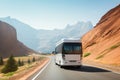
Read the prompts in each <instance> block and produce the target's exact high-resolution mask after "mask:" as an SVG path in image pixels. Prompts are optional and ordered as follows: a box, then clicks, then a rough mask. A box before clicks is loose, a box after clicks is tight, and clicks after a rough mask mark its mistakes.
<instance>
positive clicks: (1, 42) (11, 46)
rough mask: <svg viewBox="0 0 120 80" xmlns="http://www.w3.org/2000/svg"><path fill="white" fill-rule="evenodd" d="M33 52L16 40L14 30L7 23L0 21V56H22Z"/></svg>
mask: <svg viewBox="0 0 120 80" xmlns="http://www.w3.org/2000/svg"><path fill="white" fill-rule="evenodd" d="M30 53H34V51H32V50H31V49H29V48H27V47H26V46H24V45H23V44H22V43H21V42H19V41H18V40H17V36H16V30H15V29H14V28H13V27H12V26H11V25H9V24H7V23H5V22H1V21H0V56H3V57H9V56H10V55H11V54H13V55H14V56H23V55H28V54H30Z"/></svg>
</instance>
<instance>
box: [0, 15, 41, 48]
mask: <svg viewBox="0 0 120 80" xmlns="http://www.w3.org/2000/svg"><path fill="white" fill-rule="evenodd" d="M0 20H1V21H4V22H6V23H8V24H10V25H12V26H13V27H14V28H15V29H16V31H17V37H18V40H19V41H21V42H22V43H24V44H25V45H26V46H28V47H30V48H32V49H34V50H37V46H38V44H37V43H38V42H39V40H38V39H37V35H36V34H37V30H36V29H34V28H32V27H31V26H29V25H27V24H25V23H23V22H21V21H19V20H17V19H14V18H11V17H10V16H8V17H5V18H0Z"/></svg>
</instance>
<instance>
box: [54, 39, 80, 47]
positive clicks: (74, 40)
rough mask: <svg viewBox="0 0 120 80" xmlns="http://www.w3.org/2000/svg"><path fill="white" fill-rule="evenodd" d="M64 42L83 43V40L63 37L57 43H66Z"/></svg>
mask: <svg viewBox="0 0 120 80" xmlns="http://www.w3.org/2000/svg"><path fill="white" fill-rule="evenodd" d="M64 42H70V43H73V42H74V43H81V42H80V39H74V38H66V39H61V40H60V41H58V42H57V43H56V46H58V45H59V44H61V43H64Z"/></svg>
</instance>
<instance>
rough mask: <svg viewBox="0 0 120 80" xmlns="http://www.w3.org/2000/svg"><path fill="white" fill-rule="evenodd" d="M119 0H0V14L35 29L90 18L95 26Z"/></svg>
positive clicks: (49, 27)
mask: <svg viewBox="0 0 120 80" xmlns="http://www.w3.org/2000/svg"><path fill="white" fill-rule="evenodd" d="M118 4H120V0H0V17H6V16H11V17H12V18H16V19H18V20H20V21H22V22H24V23H27V24H29V25H31V26H32V27H34V28H36V29H55V28H57V29H62V28H64V27H65V26H66V25H67V24H74V23H76V22H78V21H91V22H92V23H93V25H95V24H96V23H97V22H98V21H99V19H100V18H101V17H102V16H103V15H104V14H105V13H106V12H107V11H108V10H110V9H111V8H113V7H115V6H117V5H118Z"/></svg>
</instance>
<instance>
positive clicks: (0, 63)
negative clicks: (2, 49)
mask: <svg viewBox="0 0 120 80" xmlns="http://www.w3.org/2000/svg"><path fill="white" fill-rule="evenodd" d="M3 64H4V61H3V58H2V57H0V65H3Z"/></svg>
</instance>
